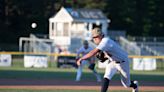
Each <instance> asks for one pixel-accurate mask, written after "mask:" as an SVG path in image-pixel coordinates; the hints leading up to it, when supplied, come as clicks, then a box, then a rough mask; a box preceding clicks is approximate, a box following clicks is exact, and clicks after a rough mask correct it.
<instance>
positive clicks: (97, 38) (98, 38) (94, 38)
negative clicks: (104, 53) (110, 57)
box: [92, 36, 102, 45]
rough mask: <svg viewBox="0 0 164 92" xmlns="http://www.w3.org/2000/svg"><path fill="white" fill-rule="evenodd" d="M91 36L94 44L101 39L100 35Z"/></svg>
mask: <svg viewBox="0 0 164 92" xmlns="http://www.w3.org/2000/svg"><path fill="white" fill-rule="evenodd" d="M92 38H93V41H94V43H95V44H96V45H98V44H99V43H100V42H101V39H102V37H101V36H95V37H92Z"/></svg>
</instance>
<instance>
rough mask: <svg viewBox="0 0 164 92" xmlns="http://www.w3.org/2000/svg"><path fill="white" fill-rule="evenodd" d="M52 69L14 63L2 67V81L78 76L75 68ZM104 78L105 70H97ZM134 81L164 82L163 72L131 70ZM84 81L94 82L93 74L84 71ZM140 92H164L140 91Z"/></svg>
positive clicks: (14, 91) (0, 91)
mask: <svg viewBox="0 0 164 92" xmlns="http://www.w3.org/2000/svg"><path fill="white" fill-rule="evenodd" d="M50 66H51V67H50V68H24V67H23V63H22V62H14V64H13V66H12V67H0V79H56V80H63V79H65V80H72V81H74V79H75V76H76V69H74V68H56V65H55V64H53V63H51V64H50ZM97 70H98V72H99V73H100V74H101V76H103V74H104V69H97ZM131 78H132V80H133V79H135V80H138V81H148V82H152V83H153V82H164V72H163V71H133V70H131ZM82 80H86V81H87V80H91V81H92V80H94V81H95V79H94V78H93V74H91V71H89V70H88V69H87V68H85V69H84V70H83V76H82ZM119 80H120V76H119V74H116V75H115V76H114V77H113V81H119ZM0 92H99V90H38V89H37V90H35V89H34V90H30V89H3V88H2V89H0ZM110 92H131V91H123V90H120V91H110ZM140 92H164V91H140Z"/></svg>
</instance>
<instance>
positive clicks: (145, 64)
mask: <svg viewBox="0 0 164 92" xmlns="http://www.w3.org/2000/svg"><path fill="white" fill-rule="evenodd" d="M133 70H156V59H153V58H134V59H133Z"/></svg>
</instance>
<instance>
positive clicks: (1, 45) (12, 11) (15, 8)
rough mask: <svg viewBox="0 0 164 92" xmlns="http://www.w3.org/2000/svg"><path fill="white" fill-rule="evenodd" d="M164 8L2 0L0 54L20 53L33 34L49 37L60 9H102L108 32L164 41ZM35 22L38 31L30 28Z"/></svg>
mask: <svg viewBox="0 0 164 92" xmlns="http://www.w3.org/2000/svg"><path fill="white" fill-rule="evenodd" d="M163 4H164V1H163V0H121V1H120V0H82V1H81V0H0V50H2V51H18V50H19V47H18V44H19V37H27V36H29V35H30V34H31V33H33V34H44V35H48V34H49V21H48V20H49V18H50V17H52V16H54V15H55V14H56V13H57V12H58V11H59V10H60V8H61V7H66V8H75V9H78V8H86V9H100V10H101V11H102V12H103V13H104V14H105V16H106V17H107V18H108V19H110V20H111V22H110V23H109V24H108V25H109V26H108V31H109V32H110V30H113V31H120V30H121V31H124V32H125V33H126V37H132V38H133V37H148V38H149V37H161V38H162V39H163V37H164V31H163V30H164V20H163V19H164V16H163V15H164V14H163V13H164V12H163V11H164V8H163ZM33 22H36V23H37V25H38V26H37V28H36V29H33V28H31V24H32V23H33ZM47 38H48V36H47ZM141 40H142V39H141ZM144 40H145V39H144ZM146 40H147V39H146ZM153 40H156V39H155V38H154V39H153Z"/></svg>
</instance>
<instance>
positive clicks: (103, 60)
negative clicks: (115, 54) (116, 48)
mask: <svg viewBox="0 0 164 92" xmlns="http://www.w3.org/2000/svg"><path fill="white" fill-rule="evenodd" d="M96 57H97V58H98V59H99V60H100V62H102V63H103V62H105V61H106V60H107V59H108V58H106V57H105V54H104V52H103V51H99V52H98V53H97V54H96Z"/></svg>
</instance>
